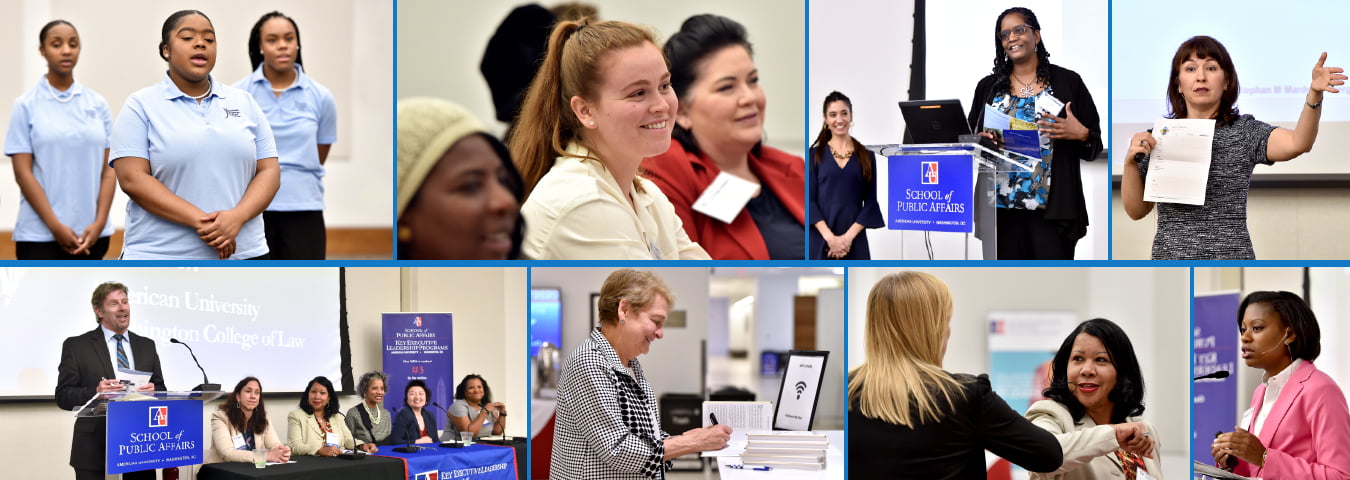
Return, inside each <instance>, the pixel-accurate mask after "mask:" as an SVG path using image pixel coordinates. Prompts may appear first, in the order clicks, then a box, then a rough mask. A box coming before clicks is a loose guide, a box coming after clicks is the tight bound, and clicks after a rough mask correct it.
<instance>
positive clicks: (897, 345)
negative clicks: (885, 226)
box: [848, 272, 1063, 479]
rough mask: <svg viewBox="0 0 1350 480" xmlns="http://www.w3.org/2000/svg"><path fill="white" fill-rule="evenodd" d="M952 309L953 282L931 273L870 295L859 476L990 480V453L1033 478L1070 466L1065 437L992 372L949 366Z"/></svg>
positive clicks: (856, 423) (851, 457)
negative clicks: (994, 383) (1020, 409)
mask: <svg viewBox="0 0 1350 480" xmlns="http://www.w3.org/2000/svg"><path fill="white" fill-rule="evenodd" d="M952 309H953V302H952V295H951V292H950V291H948V290H947V284H945V283H943V282H942V280H939V279H938V278H937V277H934V276H932V275H929V274H926V273H921V272H900V273H894V274H890V275H887V276H885V277H882V279H881V281H879V282H877V284H876V285H875V286H873V287H872V292H871V293H869V294H868V296H867V326H866V333H865V337H866V345H867V361H866V362H864V363H863V364H862V366H860V367H858V368H856V369H854V370H853V371H852V372H849V375H848V401H849V408H848V417H849V418H848V422H849V430H848V436H849V442H848V463H849V468H850V471H851V472H852V473H851V474H852V475H855V476H857V478H924V479H969V478H985V455H984V453H985V450H988V451H990V452H993V453H994V454H995V455H998V456H1000V457H1003V458H1006V459H1008V461H1010V462H1012V463H1015V464H1017V465H1020V466H1021V467H1022V468H1025V469H1027V470H1031V471H1033V472H1049V471H1053V470H1055V469H1056V468H1059V466H1060V464H1061V463H1062V460H1063V453H1062V451H1061V450H1060V446H1059V443H1058V442H1056V441H1055V437H1054V436H1052V435H1051V434H1050V433H1049V432H1046V431H1045V430H1042V429H1040V428H1037V427H1036V426H1035V425H1032V424H1031V422H1029V421H1027V419H1025V418H1022V415H1019V414H1018V413H1017V412H1016V411H1013V409H1012V408H1010V407H1008V404H1007V403H1006V402H1004V401H1003V399H1002V398H1000V397H999V396H998V394H997V393H994V391H993V390H992V389H991V388H990V386H989V376H988V375H980V376H974V375H966V374H953V373H949V372H947V371H945V370H943V369H942V358H943V357H944V356H946V353H947V341H948V340H949V339H950V337H951V333H952V329H951V328H952V327H951V319H952ZM897 476H898V477H897Z"/></svg>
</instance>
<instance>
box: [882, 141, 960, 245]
mask: <svg viewBox="0 0 1350 480" xmlns="http://www.w3.org/2000/svg"><path fill="white" fill-rule="evenodd" d="M889 160H890V164H889V168H890V172H891V173H890V175H889V176H890V185H889V188H890V190H888V191H889V192H890V194H889V195H890V198H889V200H890V204H889V205H886V210H887V211H888V212H890V214H889V215H888V217H889V218H888V221H887V222H886V223H887V225H888V228H889V229H891V230H925V231H930V232H963V233H971V232H974V231H975V206H974V205H973V204H972V198H973V197H972V196H971V195H972V192H974V188H975V173H974V170H973V167H972V164H971V156H970V154H969V153H967V154H964V155H895V156H891V157H889Z"/></svg>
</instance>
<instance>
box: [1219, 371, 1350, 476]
mask: <svg viewBox="0 0 1350 480" xmlns="http://www.w3.org/2000/svg"><path fill="white" fill-rule="evenodd" d="M1265 394H1266V385H1265V384H1262V385H1261V386H1259V387H1256V393H1255V394H1254V395H1253V396H1252V411H1253V412H1256V411H1259V409H1260V408H1261V403H1262V400H1263V399H1264V398H1265ZM1256 417H1257V416H1256V415H1252V422H1253V423H1255V422H1256ZM1253 426H1254V425H1247V426H1246V427H1247V431H1251V428H1252V427H1253ZM1259 437H1260V439H1261V445H1264V446H1265V447H1266V466H1265V467H1264V468H1263V467H1258V466H1256V465H1252V464H1250V463H1247V462H1245V461H1242V460H1238V466H1237V468H1236V469H1234V470H1233V471H1234V472H1235V473H1237V474H1239V475H1245V476H1248V477H1261V478H1264V479H1266V480H1289V479H1298V480H1330V479H1350V413H1348V412H1347V408H1346V404H1345V394H1344V393H1342V392H1341V389H1340V388H1339V387H1337V386H1336V382H1335V381H1333V380H1332V379H1331V377H1329V376H1327V374H1325V373H1322V371H1321V370H1318V369H1317V367H1315V366H1313V363H1312V362H1303V364H1302V365H1299V367H1298V369H1297V370H1294V375H1293V376H1292V377H1290V379H1289V383H1288V384H1286V385H1285V386H1284V388H1283V389H1282V390H1280V396H1279V397H1278V398H1276V399H1275V404H1274V405H1273V406H1271V409H1270V413H1269V414H1268V415H1267V416H1266V423H1265V425H1264V426H1262V427H1261V435H1259Z"/></svg>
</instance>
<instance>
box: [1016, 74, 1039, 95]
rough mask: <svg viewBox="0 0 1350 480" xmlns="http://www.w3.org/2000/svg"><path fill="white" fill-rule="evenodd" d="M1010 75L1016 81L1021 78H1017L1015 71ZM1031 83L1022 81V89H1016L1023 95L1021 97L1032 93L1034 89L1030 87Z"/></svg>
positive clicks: (1020, 80)
mask: <svg viewBox="0 0 1350 480" xmlns="http://www.w3.org/2000/svg"><path fill="white" fill-rule="evenodd" d="M1012 77H1013V78H1014V79H1016V80H1017V81H1019V82H1022V79H1020V78H1017V74H1016V73H1014V74H1012ZM1033 79H1034V78H1033ZM1031 85H1032V84H1030V83H1027V82H1022V89H1021V90H1018V93H1020V94H1021V95H1020V96H1023V97H1030V96H1031V94H1032V92H1033V91H1035V89H1034V88H1032V87H1031Z"/></svg>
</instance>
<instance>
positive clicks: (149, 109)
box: [108, 72, 277, 260]
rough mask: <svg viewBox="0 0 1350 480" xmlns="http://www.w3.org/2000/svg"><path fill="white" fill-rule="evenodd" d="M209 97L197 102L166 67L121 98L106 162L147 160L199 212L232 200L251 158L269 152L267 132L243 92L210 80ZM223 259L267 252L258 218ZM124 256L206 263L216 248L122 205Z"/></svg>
mask: <svg viewBox="0 0 1350 480" xmlns="http://www.w3.org/2000/svg"><path fill="white" fill-rule="evenodd" d="M211 85H212V86H211V88H212V90H211V94H210V95H208V96H207V97H206V98H204V99H202V102H201V104H198V103H197V102H196V101H195V100H193V99H192V97H189V96H188V95H187V94H185V93H183V92H182V91H180V90H178V86H176V85H174V84H173V81H172V80H169V75H168V73H167V72H166V73H165V75H164V80H162V81H161V82H160V83H158V84H155V85H151V86H149V87H145V88H142V89H140V90H138V91H136V93H133V94H131V96H129V97H127V101H126V104H124V105H123V106H122V112H121V113H119V114H118V115H117V121H116V122H114V123H113V128H112V139H111V145H112V147H111V148H112V152H111V153H110V154H109V158H110V159H111V160H110V161H109V162H108V163H109V164H110V165H111V164H114V163H115V162H116V161H117V160H118V159H120V158H122V157H140V158H144V159H147V160H149V161H150V174H151V175H153V176H154V177H155V178H156V179H158V180H159V181H160V183H163V184H164V186H165V187H168V189H169V191H171V192H173V193H174V195H177V196H179V197H181V198H182V199H184V200H187V201H188V202H189V203H191V204H193V205H196V206H197V208H200V209H202V211H205V212H207V213H210V212H214V211H218V210H228V209H231V208H234V207H235V205H238V204H239V201H240V200H241V199H243V197H244V191H245V190H246V189H248V184H249V182H251V181H253V176H254V174H255V173H256V172H257V169H258V160H261V159H264V158H270V157H275V156H277V149H276V145H275V144H274V143H273V140H272V129H271V127H269V126H268V124H267V118H266V117H264V116H263V114H262V109H260V108H258V104H257V102H254V101H253V97H252V96H250V95H248V93H246V92H244V91H242V90H239V89H237V88H234V87H231V86H229V85H225V84H223V83H219V82H216V81H215V78H214V77H212V78H211ZM235 243H236V248H235V253H234V256H232V257H230V258H231V259H244V258H252V257H257V256H260V255H263V254H266V253H267V240H266V238H265V237H264V234H263V219H262V215H258V216H257V217H254V218H252V219H250V220H249V221H247V222H245V223H244V226H243V227H242V228H241V229H240V230H239V235H238V236H237V237H235ZM122 258H124V259H127V260H167V259H179V260H214V259H216V258H217V255H216V250H215V249H213V248H211V246H209V245H207V244H206V242H203V241H202V239H201V237H199V236H197V231H196V230H195V229H193V228H190V227H187V226H184V225H179V224H177V223H173V222H171V221H169V220H165V219H163V218H160V217H158V216H155V215H154V214H152V213H150V212H148V211H146V210H145V209H144V208H141V206H140V205H137V204H136V202H135V201H134V200H133V201H130V202H127V230H126V240H125V244H124V246H123V247H122Z"/></svg>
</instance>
